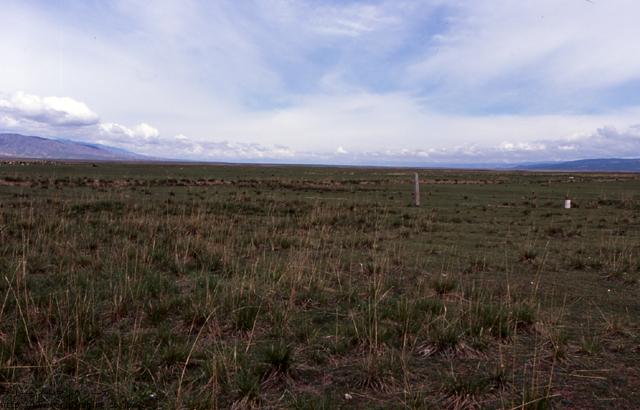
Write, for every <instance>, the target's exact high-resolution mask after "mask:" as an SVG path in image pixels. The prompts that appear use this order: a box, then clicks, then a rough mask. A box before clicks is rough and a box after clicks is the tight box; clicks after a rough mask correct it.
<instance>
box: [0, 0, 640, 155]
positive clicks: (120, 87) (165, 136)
mask: <svg viewBox="0 0 640 410" xmlns="http://www.w3.org/2000/svg"><path fill="white" fill-rule="evenodd" d="M637 16H640V2H637V1H635V0H610V1H604V0H592V1H587V0H566V1H557V0H537V1H535V2H528V1H515V0H493V1H478V0H447V1H444V0H430V1H426V0H425V1H403V0H393V1H323V2H318V1H312V0H308V1H304V0H299V1H293V0H271V1H267V0H264V1H258V0H254V1H250V0H247V1H242V2H238V1H224V0H220V1H215V2H210V1H195V0H182V1H169V0H158V1H153V2H149V1H143V0H139V1H136V0H111V1H101V2H87V1H80V0H77V1H74V0H68V1H58V2H48V1H44V0H42V1H35V0H33V1H12V0H8V1H3V6H2V12H1V13H0V58H2V64H0V132H19V133H25V134H31V135H42V136H51V137H61V138H68V139H75V140H80V141H90V142H99V143H103V144H108V145H113V146H117V147H120V148H125V149H130V150H133V151H135V152H138V153H143V154H149V155H153V156H162V157H170V158H184V159H195V160H225V161H270V162H324V163H354V164H360V163H370V164H389V163H393V164H400V165H401V164H412V165H416V164H425V165H428V164H433V163H451V162H460V163H482V162H521V161H547V160H566V159H579V158H588V157H637V156H638V152H640V125H639V124H640V42H638V41H637V39H638V38H640V24H637V21H636V20H637Z"/></svg>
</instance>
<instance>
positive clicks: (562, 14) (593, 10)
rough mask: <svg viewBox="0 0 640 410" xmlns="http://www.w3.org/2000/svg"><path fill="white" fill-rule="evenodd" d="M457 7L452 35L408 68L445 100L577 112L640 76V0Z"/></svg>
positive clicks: (467, 2) (436, 40) (437, 40)
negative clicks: (596, 94) (583, 97)
mask: <svg viewBox="0 0 640 410" xmlns="http://www.w3.org/2000/svg"><path fill="white" fill-rule="evenodd" d="M450 10H451V14H450V16H449V17H448V20H447V22H448V25H447V30H446V31H445V32H443V33H438V34H437V35H436V36H434V37H432V38H431V43H430V45H431V47H430V48H428V49H427V51H426V52H425V53H424V55H423V56H422V57H421V58H418V59H416V60H415V62H414V63H413V64H412V65H411V66H410V69H409V70H408V71H409V73H410V74H411V75H412V76H413V80H417V81H429V82H432V83H435V86H436V87H437V88H438V96H439V97H442V98H453V97H455V98H462V97H464V96H469V95H471V96H472V97H473V96H476V95H477V94H478V93H480V97H483V98H484V99H485V102H486V100H489V101H488V102H491V100H500V99H505V100H509V101H513V100H516V99H518V98H521V99H522V98H524V99H531V100H530V101H524V102H521V103H522V104H524V105H525V106H533V107H535V108H536V109H539V110H542V109H544V106H539V105H538V104H537V101H536V99H537V100H540V98H551V99H555V100H556V101H555V102H556V103H558V102H561V103H563V104H565V106H569V107H570V106H571V105H570V104H571V101H570V98H571V96H573V95H575V93H585V92H587V91H597V90H600V89H603V88H605V87H609V86H615V85H618V84H623V83H625V82H628V81H634V80H638V79H640V74H639V73H640V43H639V42H637V41H633V40H632V39H635V38H640V25H639V24H637V16H638V13H639V12H640V5H639V3H638V2H637V1H635V0H618V1H615V2H607V1H593V2H590V1H584V0H573V1H557V0H537V1H535V2H528V1H510V0H495V1H491V2H483V1H475V0H473V1H471V0H461V1H457V2H452V8H451V9H450ZM483 87H484V88H483ZM482 90H483V91H484V93H482V92H481V91H482ZM564 97H566V99H563V98H564ZM558 99H559V101H558ZM577 103H578V102H576V104H577ZM553 109H557V107H555V106H554V107H553Z"/></svg>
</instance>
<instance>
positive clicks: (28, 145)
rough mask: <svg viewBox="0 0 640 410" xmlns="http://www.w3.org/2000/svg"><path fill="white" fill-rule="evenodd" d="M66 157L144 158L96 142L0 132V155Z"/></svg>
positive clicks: (133, 159)
mask: <svg viewBox="0 0 640 410" xmlns="http://www.w3.org/2000/svg"><path fill="white" fill-rule="evenodd" d="M2 158H6V159H8V158H11V159H18V158H20V159H68V160H87V161H145V160H151V158H149V157H145V156H144V155H139V154H135V153H133V152H129V151H126V150H122V149H118V148H114V147H109V146H106V145H100V144H87V143H82V142H75V141H69V140H55V139H49V138H42V137H34V136H27V135H20V134H0V159H2Z"/></svg>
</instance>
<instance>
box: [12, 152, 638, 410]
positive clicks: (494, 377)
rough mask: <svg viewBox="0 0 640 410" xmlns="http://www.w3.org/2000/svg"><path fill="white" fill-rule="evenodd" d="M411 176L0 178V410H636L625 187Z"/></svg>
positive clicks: (523, 176)
mask: <svg viewBox="0 0 640 410" xmlns="http://www.w3.org/2000/svg"><path fill="white" fill-rule="evenodd" d="M413 172H414V170H410V169H390V168H371V169H363V168H334V167H298V166H223V165H219V166H216V165H182V164H160V165H158V164H156V165H150V164H125V165H123V164H108V163H97V164H91V163H86V164H83V163H66V164H65V163H39V162H26V163H24V164H20V163H12V164H8V163H4V164H0V299H1V300H0V304H1V305H0V404H5V405H6V404H9V403H19V404H20V405H24V406H27V405H34V406H38V405H40V406H42V407H68V408H251V407H255V408H258V407H260V408H298V409H320V408H325V409H329V408H362V409H365V408H367V409H368V408H381V409H382V408H385V409H386V408H507V409H509V408H523V409H524V408H526V409H529V408H531V409H544V408H634V407H636V406H637V404H638V403H640V389H639V387H638V386H640V366H639V365H638V363H639V361H638V359H640V285H639V280H640V175H638V174H567V173H525V172H497V171H460V170H420V171H419V172H420V180H421V190H422V206H421V207H415V206H413V198H412V192H413ZM565 196H569V197H570V198H571V199H572V201H573V205H574V207H573V208H572V209H563V204H564V199H565ZM0 407H1V406H0Z"/></svg>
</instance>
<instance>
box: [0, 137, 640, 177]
mask: <svg viewBox="0 0 640 410" xmlns="http://www.w3.org/2000/svg"><path fill="white" fill-rule="evenodd" d="M1 159H47V160H78V161H83V160H84V161H166V159H165V160H163V159H161V158H153V157H147V156H144V155H140V154H136V153H133V152H130V151H126V150H123V149H119V148H114V147H109V146H107V145H100V144H88V143H82V142H76V141H69V140H63V139H50V138H42V137H34V136H26V135H20V134H2V133H0V160H1ZM391 166H392V165H391ZM411 166H415V167H420V166H426V167H431V168H433V165H431V164H422V165H421V164H411ZM435 168H458V169H465V168H466V169H513V170H523V171H564V172H640V158H637V159H621V158H600V159H582V160H577V161H566V162H546V163H522V164H513V165H507V164H448V165H443V164H440V165H438V166H436V167H435Z"/></svg>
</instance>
